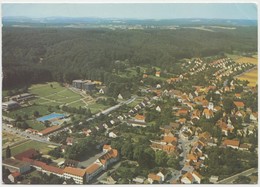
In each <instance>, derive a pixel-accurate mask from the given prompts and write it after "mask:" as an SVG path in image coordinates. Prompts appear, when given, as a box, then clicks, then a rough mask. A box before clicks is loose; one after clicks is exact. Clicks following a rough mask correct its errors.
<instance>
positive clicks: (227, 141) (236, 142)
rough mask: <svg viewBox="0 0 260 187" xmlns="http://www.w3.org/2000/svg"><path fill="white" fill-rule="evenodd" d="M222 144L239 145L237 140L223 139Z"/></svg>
mask: <svg viewBox="0 0 260 187" xmlns="http://www.w3.org/2000/svg"><path fill="white" fill-rule="evenodd" d="M223 144H224V145H230V146H237V147H238V146H239V141H238V140H224V141H223Z"/></svg>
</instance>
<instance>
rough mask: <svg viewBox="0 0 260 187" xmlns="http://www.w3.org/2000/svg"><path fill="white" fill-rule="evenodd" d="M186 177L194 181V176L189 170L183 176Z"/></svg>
mask: <svg viewBox="0 0 260 187" xmlns="http://www.w3.org/2000/svg"><path fill="white" fill-rule="evenodd" d="M185 177H186V178H187V179H189V180H190V181H191V182H192V180H193V177H192V174H191V173H190V172H187V173H185V174H184V175H183V176H182V178H185Z"/></svg>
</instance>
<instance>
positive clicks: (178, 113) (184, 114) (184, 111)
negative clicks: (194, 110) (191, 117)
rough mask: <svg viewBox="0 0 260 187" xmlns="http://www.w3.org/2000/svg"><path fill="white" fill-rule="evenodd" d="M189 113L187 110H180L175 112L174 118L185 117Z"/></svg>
mask: <svg viewBox="0 0 260 187" xmlns="http://www.w3.org/2000/svg"><path fill="white" fill-rule="evenodd" d="M188 114H189V111H188V110H187V109H180V110H178V111H177V113H176V116H187V115H188Z"/></svg>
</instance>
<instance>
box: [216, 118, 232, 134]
mask: <svg viewBox="0 0 260 187" xmlns="http://www.w3.org/2000/svg"><path fill="white" fill-rule="evenodd" d="M217 126H218V127H219V128H220V129H221V131H222V133H223V134H225V135H226V136H227V135H228V133H229V132H230V133H232V132H233V130H234V126H233V125H231V124H227V123H225V122H224V121H222V120H219V121H218V122H217Z"/></svg>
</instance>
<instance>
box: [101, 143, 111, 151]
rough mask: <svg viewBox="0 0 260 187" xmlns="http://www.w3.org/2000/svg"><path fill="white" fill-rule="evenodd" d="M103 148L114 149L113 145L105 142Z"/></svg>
mask: <svg viewBox="0 0 260 187" xmlns="http://www.w3.org/2000/svg"><path fill="white" fill-rule="evenodd" d="M103 149H106V150H110V149H112V147H111V145H107V144H105V145H104V146H103Z"/></svg>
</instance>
